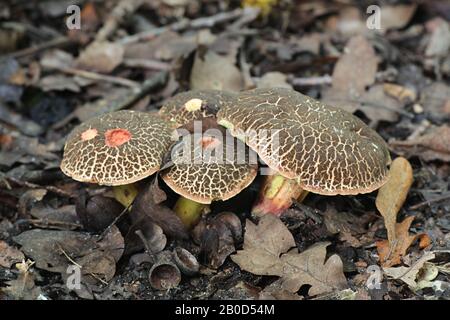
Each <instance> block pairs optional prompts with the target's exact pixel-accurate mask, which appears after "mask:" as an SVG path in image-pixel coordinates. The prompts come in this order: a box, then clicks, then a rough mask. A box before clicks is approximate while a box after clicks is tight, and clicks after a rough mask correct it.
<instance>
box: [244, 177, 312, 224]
mask: <svg viewBox="0 0 450 320" xmlns="http://www.w3.org/2000/svg"><path fill="white" fill-rule="evenodd" d="M307 194H308V191H306V190H303V189H302V188H301V187H300V186H299V185H298V183H297V182H296V181H295V180H292V179H287V178H285V177H283V176H281V175H279V174H273V175H268V176H266V177H265V180H264V182H263V185H262V188H261V190H260V192H259V195H258V199H257V200H256V203H255V204H254V205H253V208H252V214H255V215H258V216H260V215H264V214H269V213H270V214H274V215H276V216H280V215H281V214H282V213H283V212H284V211H285V210H287V209H289V207H290V206H291V205H292V203H293V199H297V200H299V201H302V200H303V199H304V198H305V197H306V196H307Z"/></svg>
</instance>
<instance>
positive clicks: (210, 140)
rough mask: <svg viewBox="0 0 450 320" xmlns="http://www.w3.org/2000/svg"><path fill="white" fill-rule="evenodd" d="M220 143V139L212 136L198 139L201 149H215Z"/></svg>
mask: <svg viewBox="0 0 450 320" xmlns="http://www.w3.org/2000/svg"><path fill="white" fill-rule="evenodd" d="M221 144H222V141H220V139H217V138H214V137H203V138H201V139H200V145H201V146H202V149H204V150H205V149H215V148H217V147H218V146H220V145H221Z"/></svg>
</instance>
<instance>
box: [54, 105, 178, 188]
mask: <svg viewBox="0 0 450 320" xmlns="http://www.w3.org/2000/svg"><path fill="white" fill-rule="evenodd" d="M172 131H173V130H172V129H171V128H170V126H169V124H168V123H167V122H165V121H164V120H162V119H160V118H159V117H158V116H157V115H156V114H151V113H144V112H137V111H131V110H123V111H117V112H112V113H107V114H104V115H101V116H98V117H95V118H92V119H90V120H88V121H86V122H84V123H82V124H81V125H79V126H78V127H76V128H75V129H74V130H73V131H72V132H71V133H70V135H69V136H68V138H67V142H66V145H65V147H64V156H63V160H62V162H61V170H62V171H63V172H64V173H65V174H66V175H68V176H70V177H72V178H73V179H75V180H77V181H81V182H92V183H98V184H101V185H110V186H115V185H123V184H128V183H133V182H135V181H138V180H141V179H144V178H145V177H147V176H150V175H151V174H153V173H154V172H156V171H157V170H158V169H159V168H160V166H161V162H162V159H163V156H164V154H165V153H166V152H167V150H168V149H169V148H170V145H171V144H172V143H173V141H172V139H171V134H172Z"/></svg>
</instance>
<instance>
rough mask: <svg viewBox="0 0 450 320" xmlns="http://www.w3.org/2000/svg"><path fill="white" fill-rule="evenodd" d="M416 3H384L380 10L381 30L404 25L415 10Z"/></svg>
mask: <svg viewBox="0 0 450 320" xmlns="http://www.w3.org/2000/svg"><path fill="white" fill-rule="evenodd" d="M416 9H417V4H414V3H413V4H400V5H393V6H389V5H384V6H382V7H381V12H380V20H381V21H380V26H381V29H380V30H381V32H386V31H387V30H389V29H401V28H403V27H405V26H406V25H407V24H408V22H409V21H410V20H411V18H412V16H413V15H414V13H415V12H416Z"/></svg>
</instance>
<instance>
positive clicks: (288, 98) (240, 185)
mask: <svg viewBox="0 0 450 320" xmlns="http://www.w3.org/2000/svg"><path fill="white" fill-rule="evenodd" d="M195 121H201V123H202V124H203V125H201V126H200V128H195V127H196V126H195V125H194V124H195V123H196V122H195ZM211 129H214V130H213V131H214V134H210V133H209V132H210V131H211ZM198 131H200V134H199V132H198ZM261 132H264V133H265V134H259V133H261ZM218 135H222V138H221V137H220V136H218ZM186 138H189V139H186ZM230 145H232V146H233V148H230ZM177 150H178V151H179V150H184V152H182V153H183V157H184V158H183V159H184V160H186V150H191V151H192V152H191V153H189V152H188V156H190V159H189V160H190V161H177V159H179V158H178V157H175V158H176V159H174V158H173V157H174V155H176V154H178V152H177ZM229 150H232V151H231V156H230V152H229ZM195 151H200V152H195ZM256 154H257V155H258V157H259V158H257V157H256ZM204 155H208V157H207V159H205V157H204ZM252 159H253V160H254V159H257V161H252ZM258 160H259V161H258ZM390 161H391V160H390V155H389V151H388V148H387V145H386V143H385V141H384V140H383V139H382V138H381V137H380V136H379V135H378V134H377V133H376V132H375V131H374V130H372V129H370V128H369V127H368V126H366V125H365V124H364V122H362V121H361V120H360V119H358V118H357V117H355V116H353V115H352V114H350V113H348V112H345V111H343V110H341V109H337V108H334V107H331V106H327V105H324V104H322V103H321V102H319V101H316V100H314V99H312V98H310V97H308V96H305V95H303V94H300V93H298V92H296V91H294V90H291V89H286V88H271V89H254V90H249V91H244V92H240V93H230V92H223V91H214V90H200V91H188V92H183V93H179V94H178V95H176V96H174V97H172V98H171V99H169V100H168V101H167V102H166V103H165V104H164V105H163V106H162V107H161V109H160V110H159V112H158V113H156V112H155V113H151V112H150V113H145V112H137V111H131V110H122V111H117V112H112V113H108V114H104V115H101V116H98V117H95V118H92V119H90V120H88V121H86V122H84V123H82V124H81V125H79V126H78V127H76V128H75V129H74V130H73V131H72V132H71V133H70V135H69V136H68V139H67V142H66V145H65V148H64V157H63V160H62V163H61V169H62V171H63V172H64V173H65V174H66V175H68V176H70V177H72V178H73V179H75V180H77V181H81V182H88V183H96V184H99V185H107V186H113V187H114V188H116V187H118V186H123V185H128V184H133V183H134V182H137V181H139V180H142V179H144V178H147V177H149V176H151V175H153V174H155V173H157V172H158V173H159V175H160V176H161V178H162V180H163V181H164V182H165V183H166V184H167V186H168V187H170V188H171V189H172V190H173V191H174V192H176V193H177V194H179V195H180V198H179V200H178V201H177V203H176V204H175V207H174V211H175V212H176V214H177V215H178V216H179V217H180V218H181V220H182V221H183V223H184V224H185V225H186V226H187V227H192V226H193V225H195V223H197V221H198V220H199V217H200V216H201V214H202V213H203V212H207V210H205V206H207V205H208V204H210V203H211V202H212V201H224V200H227V199H230V198H231V197H234V196H235V195H237V194H239V193H240V192H241V191H242V190H243V189H244V188H246V187H248V186H249V185H250V184H251V183H252V181H253V180H254V179H255V177H256V176H257V175H258V167H259V166H258V163H261V162H263V163H265V164H266V165H267V167H268V169H269V170H265V172H266V173H267V172H269V173H270V174H269V175H266V176H265V177H264V182H263V185H262V188H261V190H260V193H259V196H258V199H257V201H256V203H255V204H254V206H253V209H252V213H254V214H257V215H261V214H268V213H271V214H275V215H280V214H281V213H282V212H283V211H284V210H286V209H287V208H288V207H289V206H291V204H292V202H293V199H299V198H303V197H304V196H305V194H306V193H307V192H312V193H317V194H322V195H338V194H341V195H354V194H358V193H368V192H372V191H373V190H376V189H378V188H379V187H381V186H382V185H383V184H384V183H385V182H386V181H387V178H388V166H389V164H390ZM266 169H267V168H266Z"/></svg>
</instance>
